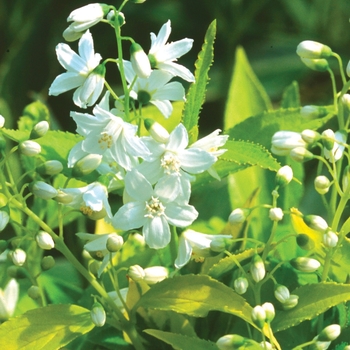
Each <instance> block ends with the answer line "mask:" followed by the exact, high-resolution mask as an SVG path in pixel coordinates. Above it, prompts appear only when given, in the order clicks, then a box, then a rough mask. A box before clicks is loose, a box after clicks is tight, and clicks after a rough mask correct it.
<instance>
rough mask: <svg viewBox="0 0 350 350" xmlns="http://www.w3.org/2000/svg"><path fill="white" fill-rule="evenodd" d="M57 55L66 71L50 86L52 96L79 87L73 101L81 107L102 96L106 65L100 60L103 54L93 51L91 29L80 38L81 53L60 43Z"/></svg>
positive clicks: (57, 47) (90, 104)
mask: <svg viewBox="0 0 350 350" xmlns="http://www.w3.org/2000/svg"><path fill="white" fill-rule="evenodd" d="M56 54H57V59H58V61H59V63H60V64H61V65H62V67H63V68H65V69H66V70H67V72H65V73H62V74H60V75H59V76H57V77H56V79H55V80H54V81H53V83H52V84H51V86H50V89H49V95H53V96H57V95H60V94H62V93H63V92H66V91H69V90H72V89H75V88H77V89H76V91H75V92H74V95H73V101H74V103H75V104H76V105H77V106H79V107H81V108H86V106H92V105H93V104H95V102H96V101H97V99H98V97H99V96H100V94H101V92H102V89H103V85H104V74H105V67H104V65H100V66H99V63H100V61H101V59H102V57H101V55H100V54H98V53H96V54H95V50H94V43H93V39H92V35H91V33H90V31H89V30H88V31H86V33H85V34H84V35H83V36H82V37H81V39H80V40H79V55H77V54H76V53H75V52H74V51H73V50H72V49H71V48H70V47H69V45H67V44H62V43H61V44H58V45H57V46H56Z"/></svg>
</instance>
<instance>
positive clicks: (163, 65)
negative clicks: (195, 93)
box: [148, 20, 195, 82]
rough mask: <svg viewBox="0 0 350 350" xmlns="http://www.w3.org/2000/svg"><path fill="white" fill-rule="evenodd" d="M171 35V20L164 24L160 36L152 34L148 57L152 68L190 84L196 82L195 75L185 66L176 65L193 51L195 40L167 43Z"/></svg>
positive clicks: (186, 39)
mask: <svg viewBox="0 0 350 350" xmlns="http://www.w3.org/2000/svg"><path fill="white" fill-rule="evenodd" d="M170 33H171V25H170V20H169V21H168V22H166V23H165V24H163V26H162V28H161V29H160V31H159V33H158V36H156V35H155V34H154V33H151V48H150V50H149V54H148V57H149V59H150V61H151V65H152V68H157V69H161V70H164V71H166V72H169V73H171V74H172V75H173V76H178V77H181V78H182V79H184V80H187V81H189V82H194V81H195V79H194V76H193V74H192V73H191V72H190V71H189V70H188V69H187V68H186V67H184V66H182V65H180V64H178V63H175V62H174V61H177V59H178V58H179V57H181V56H182V55H184V54H185V53H187V52H188V51H190V50H191V48H192V44H193V40H192V39H188V38H185V39H182V40H178V41H175V42H172V43H166V42H167V40H168V38H169V36H170Z"/></svg>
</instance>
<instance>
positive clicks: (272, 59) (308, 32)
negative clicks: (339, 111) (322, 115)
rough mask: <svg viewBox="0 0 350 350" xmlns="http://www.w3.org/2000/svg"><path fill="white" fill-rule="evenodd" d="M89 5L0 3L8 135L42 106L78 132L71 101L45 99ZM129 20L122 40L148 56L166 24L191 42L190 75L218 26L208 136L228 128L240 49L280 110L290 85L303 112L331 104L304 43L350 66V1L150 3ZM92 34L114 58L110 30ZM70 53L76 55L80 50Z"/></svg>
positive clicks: (0, 67)
mask: <svg viewBox="0 0 350 350" xmlns="http://www.w3.org/2000/svg"><path fill="white" fill-rule="evenodd" d="M86 4H88V2H86V1H82V0H71V1H62V0H36V1H35V0H34V1H33V0H31V1H29V0H0V33H1V40H0V114H2V115H4V116H5V118H6V119H7V121H6V126H7V127H10V126H13V125H14V123H15V121H16V119H17V118H18V117H19V116H20V115H21V112H22V110H23V107H24V106H25V105H26V104H28V103H30V102H31V101H33V100H35V99H37V98H39V99H40V100H42V101H44V102H46V103H47V104H48V106H49V108H50V109H51V111H52V113H53V116H54V117H55V118H56V121H57V123H58V125H57V126H59V127H60V128H62V129H67V130H69V131H74V129H75V125H74V123H72V121H71V120H70V118H69V111H71V110H78V108H77V107H76V106H75V105H74V104H73V102H72V93H71V92H67V93H64V94H62V95H60V96H58V97H52V96H50V97H49V96H48V95H47V93H48V88H49V86H50V84H51V83H52V81H53V80H54V78H55V77H56V76H57V75H58V74H60V73H62V72H63V71H64V70H63V68H62V67H61V66H60V65H59V63H58V62H57V59H56V55H55V46H56V45H57V43H59V42H64V39H63V38H62V32H63V30H64V29H65V28H66V27H67V23H66V18H67V16H68V15H69V13H70V12H71V11H72V10H74V9H76V8H78V7H80V6H83V5H86ZM112 4H114V5H116V6H117V5H119V4H120V2H113V3H112ZM124 13H125V16H126V25H125V26H124V27H123V30H124V32H123V34H124V35H130V36H132V37H134V38H135V39H136V40H137V41H138V42H139V43H141V45H142V46H143V47H144V48H145V51H148V49H149V45H150V39H149V33H150V32H154V33H158V31H159V29H160V27H161V25H162V24H163V23H165V22H166V21H167V20H168V19H170V20H171V21H172V28H173V31H172V33H171V36H170V40H173V41H175V40H179V39H181V38H184V37H189V38H193V39H194V40H195V42H194V47H193V49H192V50H191V51H190V53H188V54H187V55H186V56H184V57H183V58H181V59H180V63H183V64H185V65H187V66H188V67H189V68H190V69H192V67H193V65H194V62H195V60H196V57H197V54H198V52H199V50H200V48H201V45H202V42H203V38H204V34H205V31H206V29H207V27H208V25H209V24H210V22H211V21H212V20H213V19H217V25H218V32H217V40H216V45H215V62H214V65H213V67H212V70H211V72H210V77H211V82H210V85H209V87H208V94H207V103H206V106H205V107H204V109H203V111H202V114H201V120H200V123H201V124H200V125H201V127H202V128H203V129H206V128H208V129H209V130H212V129H213V127H220V126H222V121H221V120H222V115H223V111H224V108H225V100H226V95H227V91H228V85H229V82H230V79H231V75H232V68H233V63H234V54H235V49H236V47H237V45H241V46H243V47H244V49H245V50H246V52H247V55H248V58H249V60H250V62H251V64H252V66H253V69H254V70H255V72H256V74H257V76H258V77H259V79H260V80H261V81H262V83H263V85H264V86H265V88H266V89H267V92H268V94H269V95H270V97H271V98H272V100H273V102H274V103H276V105H278V101H279V100H280V98H281V95H282V91H283V89H284V88H285V87H286V86H287V85H288V84H289V83H290V82H291V81H292V80H298V81H299V83H300V90H301V94H302V104H309V103H317V102H318V101H322V102H323V103H325V102H326V101H328V100H329V99H330V97H331V85H330V81H329V76H328V74H324V73H317V72H313V71H310V70H309V69H307V68H306V67H304V66H303V64H302V63H301V61H300V59H299V58H298V57H297V55H296V54H295V49H296V46H297V45H298V43H299V42H300V41H302V40H305V39H309V40H316V41H320V42H322V43H324V44H327V45H329V46H330V47H331V48H332V49H333V51H335V52H338V53H340V54H341V55H342V57H343V59H344V64H345V65H346V64H347V62H348V59H349V58H350V50H349V47H350V24H349V16H350V1H349V0H216V1H213V0H147V1H146V2H145V3H143V4H141V5H136V4H132V3H130V4H128V5H127V6H126V7H125V11H124ZM91 31H92V33H93V36H94V40H95V49H96V52H99V53H101V55H102V57H103V58H107V57H115V45H114V37H113V32H112V30H109V28H108V27H107V26H106V25H104V24H99V25H97V26H95V27H93V28H92V29H91ZM70 45H71V47H72V48H73V49H74V50H76V45H77V43H76V42H75V43H71V44H70ZM108 68H112V69H110V70H109V71H108V76H107V77H108V79H110V80H111V81H112V83H113V79H114V78H115V77H117V72H116V71H113V67H112V66H111V65H110V66H107V70H108ZM115 82H117V80H115ZM202 131H203V130H202Z"/></svg>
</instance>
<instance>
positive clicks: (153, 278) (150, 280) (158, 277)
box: [143, 266, 169, 284]
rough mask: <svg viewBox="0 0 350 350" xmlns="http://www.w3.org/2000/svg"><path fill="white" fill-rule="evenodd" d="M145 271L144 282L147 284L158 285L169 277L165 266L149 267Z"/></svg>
mask: <svg viewBox="0 0 350 350" xmlns="http://www.w3.org/2000/svg"><path fill="white" fill-rule="evenodd" d="M143 271H144V274H145V275H144V277H143V280H144V281H145V282H146V283H147V284H156V283H157V282H160V281H163V280H164V279H166V278H168V276H169V271H168V269H167V268H165V267H163V266H152V267H147V268H145V269H144V270H143Z"/></svg>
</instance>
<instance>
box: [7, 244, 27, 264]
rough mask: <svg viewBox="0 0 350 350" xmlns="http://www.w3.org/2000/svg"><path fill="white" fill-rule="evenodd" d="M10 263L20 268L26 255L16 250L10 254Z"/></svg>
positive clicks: (22, 251) (20, 250)
mask: <svg viewBox="0 0 350 350" xmlns="http://www.w3.org/2000/svg"><path fill="white" fill-rule="evenodd" d="M11 258H12V262H13V264H14V265H16V266H22V265H23V264H24V263H25V261H26V258H27V254H26V252H25V251H24V250H22V249H20V248H17V249H15V250H14V251H13V252H12V254H11Z"/></svg>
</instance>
